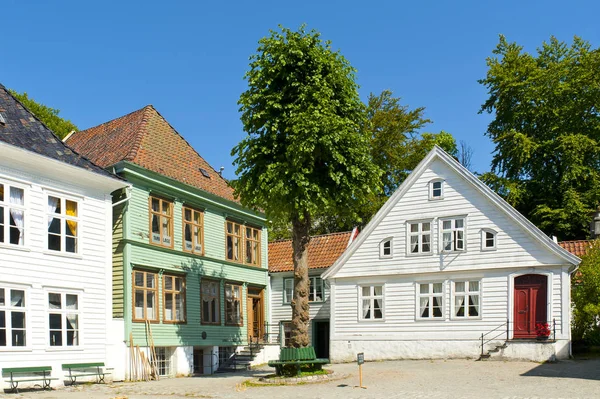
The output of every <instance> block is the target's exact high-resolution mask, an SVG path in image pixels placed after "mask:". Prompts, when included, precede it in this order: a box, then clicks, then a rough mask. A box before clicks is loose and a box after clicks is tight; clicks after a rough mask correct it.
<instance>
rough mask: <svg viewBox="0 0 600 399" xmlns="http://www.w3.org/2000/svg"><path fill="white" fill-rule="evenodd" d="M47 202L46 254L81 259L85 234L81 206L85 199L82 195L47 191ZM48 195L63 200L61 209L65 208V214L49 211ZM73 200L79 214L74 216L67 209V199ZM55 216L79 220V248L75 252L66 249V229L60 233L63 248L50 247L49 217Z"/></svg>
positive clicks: (45, 220)
mask: <svg viewBox="0 0 600 399" xmlns="http://www.w3.org/2000/svg"><path fill="white" fill-rule="evenodd" d="M45 194H46V195H45V202H44V215H45V219H44V223H45V224H44V226H45V229H44V232H45V233H44V254H46V255H58V256H66V257H69V258H76V259H81V257H82V253H83V251H82V246H83V240H82V237H83V234H82V230H81V229H82V228H83V223H82V217H81V214H82V208H81V204H82V202H83V200H82V199H81V198H80V197H76V196H71V195H67V194H64V193H63V192H61V191H49V190H47V191H45ZM48 197H55V198H59V199H60V201H61V209H64V210H65V214H64V215H63V214H57V213H49V212H48ZM67 200H69V201H73V202H75V203H76V204H77V216H76V217H73V216H67V214H66V211H67V208H66V201H67ZM51 216H52V217H55V218H58V219H60V220H61V221H62V220H67V219H68V220H73V221H76V222H77V235H76V236H75V237H76V239H77V245H76V247H77V250H76V251H75V252H67V250H66V231H65V232H61V234H60V242H61V250H60V251H57V250H55V249H50V248H48V228H49V226H48V224H47V223H48V218H49V217H51Z"/></svg>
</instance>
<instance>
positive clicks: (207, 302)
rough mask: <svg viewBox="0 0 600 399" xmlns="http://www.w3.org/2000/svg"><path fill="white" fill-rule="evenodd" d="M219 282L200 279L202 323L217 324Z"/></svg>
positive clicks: (219, 313)
mask: <svg viewBox="0 0 600 399" xmlns="http://www.w3.org/2000/svg"><path fill="white" fill-rule="evenodd" d="M220 293H221V283H220V282H218V281H212V280H202V324H219V323H220V315H221V309H220V307H219V301H220V299H219V297H220Z"/></svg>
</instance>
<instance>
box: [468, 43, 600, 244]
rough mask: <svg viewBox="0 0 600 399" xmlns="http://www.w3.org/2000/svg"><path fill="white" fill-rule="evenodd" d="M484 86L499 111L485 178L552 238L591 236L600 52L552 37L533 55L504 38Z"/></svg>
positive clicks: (596, 197) (598, 161) (598, 188)
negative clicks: (489, 164) (589, 230)
mask: <svg viewBox="0 0 600 399" xmlns="http://www.w3.org/2000/svg"><path fill="white" fill-rule="evenodd" d="M493 54H494V55H493V56H492V57H490V58H488V59H487V65H488V72H487V76H486V77H485V79H481V80H480V81H479V83H481V84H482V85H484V86H485V87H486V88H487V89H488V92H489V98H488V99H487V101H486V102H485V103H484V104H483V105H482V107H481V110H480V113H482V112H488V113H493V114H494V119H493V120H492V122H490V124H489V126H488V130H487V133H486V134H487V135H488V136H489V137H490V138H491V139H492V140H493V142H494V144H495V150H494V156H493V160H492V173H487V174H485V175H484V176H483V179H484V181H486V182H487V183H488V184H490V186H492V187H493V188H494V189H496V190H497V191H498V192H499V193H501V194H502V195H504V196H505V197H506V198H507V199H508V201H509V202H510V203H511V204H512V205H514V206H515V207H516V208H517V209H518V210H519V211H520V212H521V213H523V214H524V215H525V216H526V217H527V218H529V219H530V220H531V221H533V222H534V223H535V224H536V225H537V226H538V227H540V228H541V229H542V230H544V231H545V232H546V233H547V234H555V235H557V236H559V237H560V238H561V239H577V238H585V237H586V236H587V234H588V225H589V213H590V211H591V210H592V209H594V208H596V207H597V206H598V205H599V201H600V173H599V172H600V146H599V145H598V140H599V139H600V73H598V71H600V51H599V50H598V49H592V48H591V47H590V45H589V43H588V42H586V41H584V40H582V39H580V38H578V37H575V38H574V39H573V43H572V44H571V45H570V46H568V45H567V44H565V43H563V42H559V41H558V40H557V39H556V38H554V37H552V38H551V39H550V41H549V42H548V43H543V45H542V47H541V48H539V49H538V50H537V54H535V55H532V54H528V53H526V52H524V51H523V48H522V47H521V46H519V45H517V44H516V43H509V42H507V40H506V38H505V37H504V36H500V41H499V43H498V45H497V47H496V49H495V50H494V51H493Z"/></svg>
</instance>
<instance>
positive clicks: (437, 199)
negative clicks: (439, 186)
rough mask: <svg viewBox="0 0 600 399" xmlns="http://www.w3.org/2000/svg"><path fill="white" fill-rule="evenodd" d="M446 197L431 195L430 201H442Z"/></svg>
mask: <svg viewBox="0 0 600 399" xmlns="http://www.w3.org/2000/svg"><path fill="white" fill-rule="evenodd" d="M443 199H444V197H429V201H441V200H443Z"/></svg>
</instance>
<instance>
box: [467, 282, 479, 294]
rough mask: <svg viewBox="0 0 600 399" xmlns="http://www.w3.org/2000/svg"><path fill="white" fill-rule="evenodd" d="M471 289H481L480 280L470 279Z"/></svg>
mask: <svg viewBox="0 0 600 399" xmlns="http://www.w3.org/2000/svg"><path fill="white" fill-rule="evenodd" d="M469 291H471V292H473V291H479V281H469Z"/></svg>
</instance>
